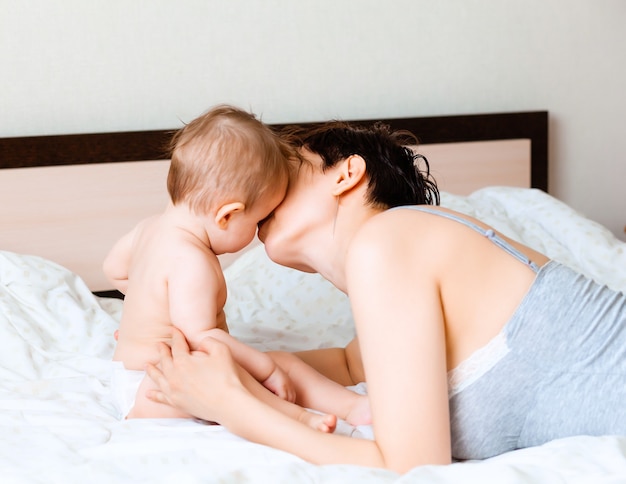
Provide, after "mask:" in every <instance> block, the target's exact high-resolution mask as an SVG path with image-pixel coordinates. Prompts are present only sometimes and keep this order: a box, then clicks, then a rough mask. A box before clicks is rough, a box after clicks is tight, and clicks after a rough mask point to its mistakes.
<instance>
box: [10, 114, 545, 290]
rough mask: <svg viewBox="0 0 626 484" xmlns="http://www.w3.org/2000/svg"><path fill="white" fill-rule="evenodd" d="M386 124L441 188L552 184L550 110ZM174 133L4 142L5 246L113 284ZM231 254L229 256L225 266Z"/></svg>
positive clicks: (158, 182)
mask: <svg viewBox="0 0 626 484" xmlns="http://www.w3.org/2000/svg"><path fill="white" fill-rule="evenodd" d="M485 119H487V124H485ZM496 120H497V123H495V125H490V124H489V123H494V121H496ZM506 120H508V122H509V125H511V126H513V127H512V128H510V129H511V132H510V133H508V132H502V129H501V128H502V126H503V125H506V124H507V123H506V122H505V121H506ZM385 121H386V122H389V124H391V125H392V128H394V129H408V130H410V131H412V132H414V133H415V134H416V135H418V136H419V138H420V140H421V141H424V142H426V143H427V144H422V145H420V146H419V152H420V153H422V154H424V155H426V156H427V158H428V159H429V161H430V164H431V171H432V173H433V176H434V177H435V179H436V180H437V181H438V183H439V185H440V188H441V189H442V190H445V191H450V192H453V193H459V194H466V193H469V192H471V191H473V190H475V189H477V188H480V187H483V186H488V185H512V186H525V187H528V186H533V187H536V188H541V189H543V190H547V113H545V112H541V113H514V114H495V115H470V116H454V117H434V118H432V117H431V118H407V119H394V120H385ZM530 121H532V122H530ZM359 122H361V123H368V122H369V121H359ZM433 123H434V124H433ZM481 123H482V124H481ZM463 126H464V127H463ZM480 126H483V129H484V130H485V132H480V129H479V128H480ZM485 126H486V127H485ZM519 126H525V128H524V129H523V130H520V129H518V128H519ZM528 126H534V128H533V129H534V130H535V131H529V130H528V128H527V127H528ZM537 126H538V127H537ZM468 127H469V128H468ZM495 127H497V128H498V129H495ZM170 133H171V132H166V131H150V132H139V133H109V134H96V135H68V136H51V137H35V138H32V137H31V138H4V139H0V168H8V169H2V170H0V234H1V235H0V237H1V238H0V250H9V251H13V252H19V253H25V254H35V255H39V256H42V257H45V258H47V259H50V260H53V261H55V262H57V263H59V264H61V265H63V266H65V267H67V268H69V269H70V270H72V271H73V272H76V273H77V274H79V275H80V276H81V277H82V278H83V279H84V280H85V281H86V282H87V284H88V285H89V287H90V288H91V289H92V290H93V291H106V290H108V289H110V287H109V285H108V283H107V281H106V279H105V278H104V276H103V274H102V270H101V263H102V260H103V259H104V256H105V255H106V253H107V252H108V250H109V249H110V247H111V246H112V244H113V243H114V242H115V241H116V240H117V239H118V238H119V237H120V236H121V235H122V234H123V233H125V232H126V231H127V230H129V229H130V228H131V227H132V226H133V225H134V224H135V223H136V222H137V221H139V220H140V219H142V218H144V217H146V216H148V215H151V214H154V213H158V212H160V211H161V210H162V209H163V207H164V206H165V204H166V203H167V199H168V197H167V192H166V189H165V180H166V177H167V170H168V167H169V161H168V160H165V159H157V160H154V158H163V156H162V155H161V154H160V153H161V151H160V148H161V147H162V146H163V144H164V139H166V137H167V136H169V135H170ZM537 133H539V134H537ZM474 138H475V139H478V140H481V141H484V140H490V139H495V140H500V141H489V142H486V143H483V142H475V141H471V140H472V139H474ZM503 139H504V140H508V141H502V140H503ZM450 141H452V142H453V143H452V144H450V143H449V142H450ZM458 141H460V142H458ZM542 146H543V148H542ZM537 153H539V154H537ZM145 155H150V156H149V157H148V156H145ZM150 159H153V161H144V160H150ZM128 160H138V161H128ZM232 259H233V255H227V256H226V257H223V258H222V263H223V264H224V265H227V264H228V263H229V262H230V261H231V260H232Z"/></svg>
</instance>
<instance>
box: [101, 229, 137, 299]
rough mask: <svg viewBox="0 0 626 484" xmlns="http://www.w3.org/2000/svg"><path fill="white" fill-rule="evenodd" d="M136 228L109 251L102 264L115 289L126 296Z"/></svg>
mask: <svg viewBox="0 0 626 484" xmlns="http://www.w3.org/2000/svg"><path fill="white" fill-rule="evenodd" d="M136 230H137V229H136V228H135V229H133V230H131V231H130V232H128V233H127V234H126V235H124V236H123V237H122V238H121V239H119V240H118V241H117V242H116V243H115V245H114V246H113V248H112V249H111V250H110V251H109V253H108V255H107V256H106V257H105V259H104V262H103V264H102V271H103V272H104V275H105V276H106V277H107V279H108V280H109V282H110V283H111V284H113V287H114V288H115V289H117V290H118V291H120V292H121V293H122V294H126V290H127V288H128V267H129V266H130V257H131V249H132V243H133V237H134V236H135V232H136Z"/></svg>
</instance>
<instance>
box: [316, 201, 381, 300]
mask: <svg viewBox="0 0 626 484" xmlns="http://www.w3.org/2000/svg"><path fill="white" fill-rule="evenodd" d="M380 212H382V210H380V209H375V208H372V207H370V206H363V204H362V202H360V203H353V202H351V200H350V199H349V198H346V199H345V200H340V201H339V205H338V207H337V216H336V218H335V220H333V223H332V225H331V226H330V227H328V228H327V230H326V234H324V235H323V237H320V239H321V240H319V245H318V246H317V249H315V248H314V247H313V248H312V250H311V252H310V253H309V254H308V256H309V259H310V264H311V267H314V268H315V270H316V272H318V273H319V274H320V275H321V276H323V277H324V279H327V280H328V281H330V282H331V283H332V284H333V285H334V286H335V287H337V288H338V289H339V290H341V291H343V292H347V287H346V270H345V267H346V259H347V256H348V252H349V250H350V244H351V243H352V240H353V238H354V236H355V235H356V234H357V233H358V231H359V230H360V229H361V227H362V226H363V225H364V224H365V223H366V222H367V221H368V220H369V219H370V218H371V217H373V216H374V215H377V214H378V213H380ZM322 247H323V248H324V250H320V248H322Z"/></svg>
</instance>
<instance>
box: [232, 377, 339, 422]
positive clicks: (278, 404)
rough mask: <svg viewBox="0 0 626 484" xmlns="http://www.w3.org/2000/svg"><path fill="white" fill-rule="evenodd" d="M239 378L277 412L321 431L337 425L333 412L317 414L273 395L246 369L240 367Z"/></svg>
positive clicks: (250, 390) (249, 389) (257, 396)
mask: <svg viewBox="0 0 626 484" xmlns="http://www.w3.org/2000/svg"><path fill="white" fill-rule="evenodd" d="M240 378H241V381H242V382H243V384H244V385H245V387H246V388H247V389H248V391H249V392H250V393H252V394H253V395H254V396H255V397H256V398H258V399H259V400H261V401H262V402H265V403H266V404H268V405H269V406H271V407H273V408H275V409H276V410H278V411H279V412H282V413H284V414H285V415H287V416H288V417H291V418H292V419H294V420H297V421H299V422H302V423H304V424H306V425H308V426H309V427H311V428H313V429H315V430H319V431H321V432H327V433H332V432H334V431H335V428H336V427H337V417H336V416H335V415H333V414H326V415H324V414H317V413H313V412H309V411H308V410H306V409H304V408H302V407H301V406H299V405H296V404H295V403H291V402H289V401H287V400H283V399H282V398H280V397H279V396H277V395H275V394H274V393H272V392H271V391H269V390H268V389H267V388H265V387H264V386H263V385H261V384H260V383H259V382H258V381H257V380H255V379H254V378H253V377H252V376H251V375H250V374H249V373H248V372H247V371H245V370H243V369H242V368H240Z"/></svg>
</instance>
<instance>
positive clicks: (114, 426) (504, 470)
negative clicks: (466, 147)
mask: <svg viewBox="0 0 626 484" xmlns="http://www.w3.org/2000/svg"><path fill="white" fill-rule="evenodd" d="M443 204H444V205H445V206H449V207H451V208H455V209H457V210H460V211H462V212H466V213H469V214H472V215H476V216H478V217H479V218H482V219H483V220H485V221H487V222H489V223H491V224H493V225H494V226H495V227H496V228H497V229H498V230H500V231H502V232H504V233H505V234H506V235H509V236H511V237H513V238H516V239H518V240H521V241H523V242H525V243H527V244H529V245H531V246H532V247H535V248H537V249H539V250H542V251H544V252H545V253H547V254H548V255H549V256H551V257H553V258H556V259H559V260H561V261H562V262H564V263H566V264H569V265H572V266H573V267H575V268H577V269H579V270H582V271H583V272H585V273H587V274H589V275H590V276H592V277H594V278H595V279H597V280H599V281H601V282H604V283H606V284H608V285H610V286H611V287H614V288H616V289H618V290H622V291H625V290H626V244H624V243H622V242H620V241H618V240H617V239H616V238H615V237H613V236H612V235H611V234H610V232H609V231H608V230H606V229H604V228H603V227H601V226H599V225H598V224H595V223H593V222H591V221H589V220H587V219H585V218H584V217H582V216H581V215H580V214H578V213H576V212H575V211H573V210H571V209H570V208H569V207H567V206H566V205H564V204H562V203H560V202H558V201H557V200H555V199H554V198H552V197H550V196H548V195H546V194H544V193H543V192H540V191H536V190H529V189H511V188H488V189H483V190H480V191H478V192H475V193H474V194H472V195H470V196H469V197H457V196H452V195H449V194H444V195H443ZM226 275H227V281H228V284H229V299H228V303H227V307H226V311H227V315H228V319H229V325H230V327H231V330H232V333H233V334H234V335H235V336H237V337H238V338H240V339H241V340H243V341H245V342H247V343H249V344H252V345H254V346H256V347H258V348H260V349H263V350H267V349H285V350H298V349H307V348H317V347H325V346H335V345H341V344H345V343H346V342H347V341H348V340H349V339H350V338H351V337H352V335H353V328H352V320H351V316H350V310H349V306H348V302H347V299H346V298H345V296H344V295H343V294H341V293H340V292H338V291H337V290H336V289H335V288H334V287H332V286H331V285H330V284H329V283H327V282H326V281H324V280H323V279H321V278H320V277H319V276H317V275H312V274H303V273H298V272H296V271H292V270H289V269H285V268H283V267H279V266H277V265H275V264H273V263H271V262H270V261H269V260H268V259H267V257H266V256H265V254H264V252H263V249H262V247H257V248H254V249H252V250H250V251H249V252H247V253H246V254H244V255H243V256H242V257H241V258H240V259H238V260H237V261H236V262H235V263H234V264H233V265H232V266H230V267H229V268H228V269H227V270H226ZM121 304H122V303H121V301H118V300H108V299H101V298H96V297H94V296H92V295H91V293H90V292H89V290H88V289H87V287H86V286H85V285H84V284H83V282H82V280H81V279H80V278H78V277H77V276H76V275H74V274H72V273H70V272H69V271H67V270H66V269H64V268H62V267H60V266H57V265H56V264H53V263H51V262H49V261H46V260H43V259H40V258H37V257H34V256H26V255H19V254H15V253H11V252H0V432H1V434H0V482H3V483H13V482H15V483H23V482H28V483H30V482H42V483H56V482H59V483H61V482H63V483H74V482H92V483H100V482H103V483H104V482H106V483H109V482H133V483H135V482H151V483H161V482H163V483H165V482H176V483H179V484H183V483H196V482H218V481H219V482H275V483H283V482H284V483H294V482H330V483H332V482H337V483H345V482H363V483H369V482H372V483H374V482H376V483H378V482H415V481H420V482H429V483H458V482H463V483H470V484H471V483H481V484H482V483H485V482H498V483H522V482H524V483H527V482H532V483H550V484H551V483H555V482H567V483H594V484H596V483H618V482H626V437H617V436H607V437H572V438H568V439H562V440H558V441H555V442H551V443H549V444H546V445H544V446H541V447H537V448H531V449H524V450H520V451H516V452H511V453H508V454H504V455H502V456H499V457H495V458H492V459H488V460H486V461H482V462H466V463H457V464H453V465H451V466H446V467H437V466H428V467H422V468H416V469H413V470H412V471H410V472H409V473H407V474H406V475H404V476H398V475H397V474H394V473H392V472H388V471H382V470H373V469H368V468H364V467H357V466H314V465H312V464H309V463H307V462H304V461H303V460H301V459H299V458H297V457H295V456H293V455H290V454H288V453H285V452H281V451H277V450H274V449H270V448H267V447H264V446H261V445H257V444H253V443H250V442H246V441H244V440H242V439H240V438H238V437H236V436H234V435H232V434H230V433H229V432H228V431H226V430H225V429H223V428H222V427H219V426H208V425H204V424H201V423H198V422H195V421H192V420H132V421H124V422H120V421H117V420H116V419H115V418H114V417H113V415H114V410H113V407H112V405H111V404H110V402H109V398H108V387H109V374H110V359H111V355H112V352H113V345H114V341H113V336H112V335H113V331H114V330H115V329H116V327H117V324H118V319H119V314H120V310H121ZM407 384H408V383H407ZM352 430H353V429H352V428H350V427H349V426H348V425H347V424H345V423H342V425H341V431H342V432H345V433H350V432H351V431H352ZM357 430H359V431H361V434H362V435H367V432H368V428H362V429H357Z"/></svg>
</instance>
